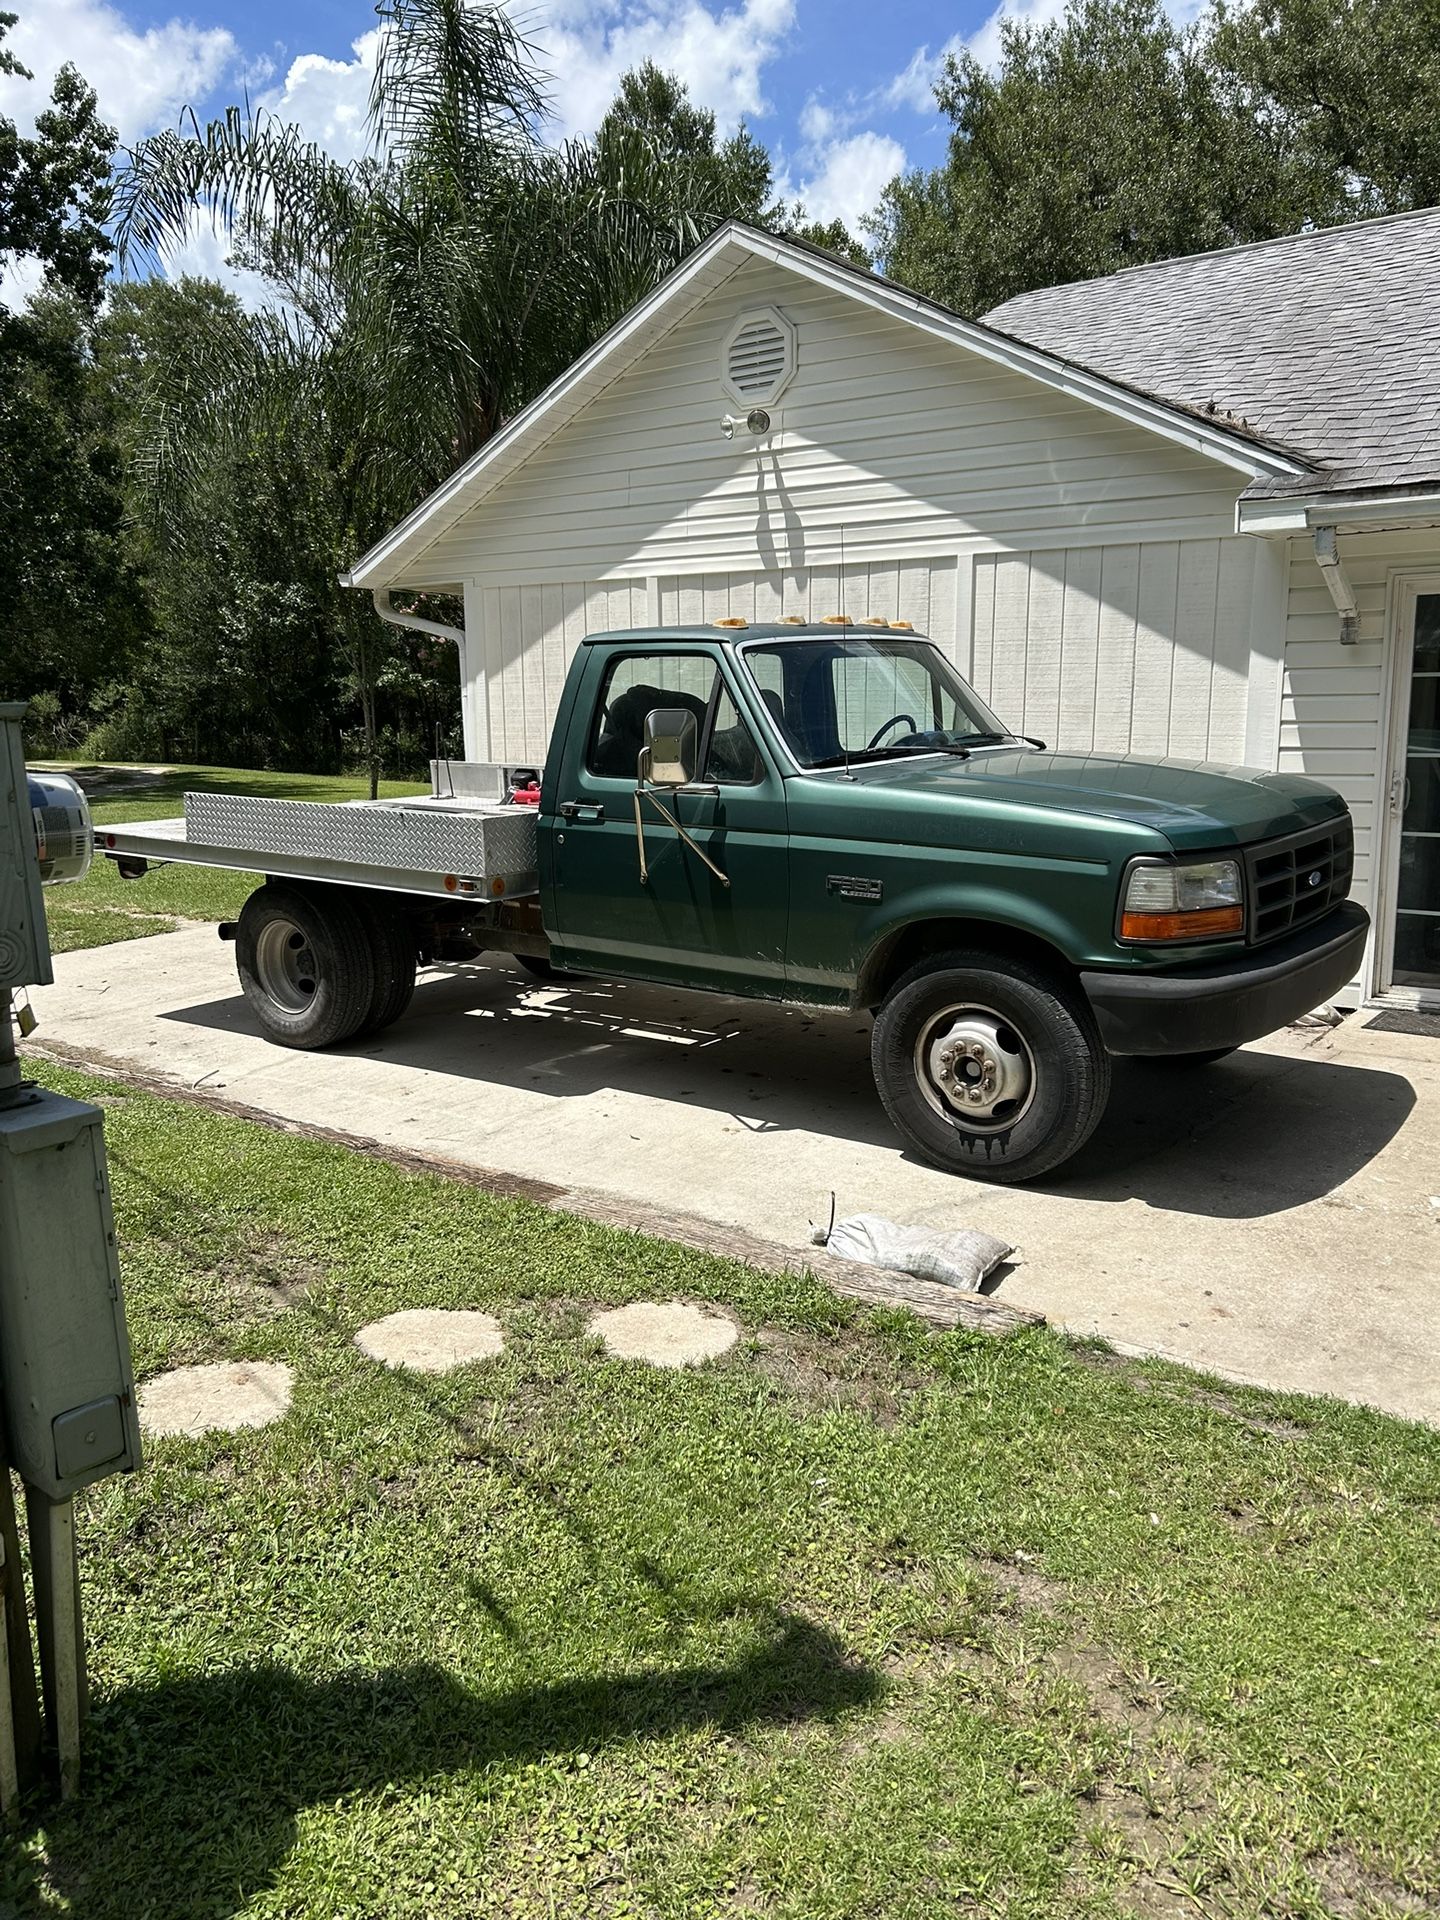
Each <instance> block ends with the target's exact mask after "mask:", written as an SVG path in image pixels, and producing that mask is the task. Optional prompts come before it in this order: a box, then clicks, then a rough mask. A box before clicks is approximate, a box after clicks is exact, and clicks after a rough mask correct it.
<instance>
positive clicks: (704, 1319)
mask: <svg viewBox="0 0 1440 1920" xmlns="http://www.w3.org/2000/svg"><path fill="white" fill-rule="evenodd" d="M587 1331H588V1332H589V1333H592V1334H594V1335H595V1336H596V1337H597V1338H598V1339H600V1340H603V1341H604V1343H605V1345H606V1347H607V1348H608V1349H609V1351H610V1352H611V1353H613V1354H614V1355H615V1356H616V1358H617V1359H619V1360H648V1361H649V1363H650V1365H651V1366H652V1367H698V1366H699V1365H700V1364H701V1362H702V1361H705V1360H714V1359H715V1358H717V1356H718V1355H720V1354H722V1353H727V1352H728V1351H729V1350H730V1348H731V1347H733V1346H734V1344H735V1342H736V1341H737V1340H738V1339H739V1338H740V1329H739V1327H737V1326H736V1324H735V1322H734V1321H733V1320H728V1319H726V1317H725V1316H724V1314H719V1313H702V1312H701V1310H700V1308H699V1307H692V1306H689V1305H687V1304H686V1302H685V1301H683V1300H637V1301H636V1302H635V1303H634V1304H633V1305H632V1306H628V1307H615V1308H613V1309H611V1311H609V1312H608V1313H597V1314H596V1315H595V1317H594V1319H593V1320H591V1322H590V1325H589V1327H588V1328H587Z"/></svg>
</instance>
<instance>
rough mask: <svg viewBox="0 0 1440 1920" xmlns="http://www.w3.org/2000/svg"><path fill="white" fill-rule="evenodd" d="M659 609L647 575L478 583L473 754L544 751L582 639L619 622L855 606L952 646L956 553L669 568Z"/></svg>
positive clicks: (518, 758)
mask: <svg viewBox="0 0 1440 1920" xmlns="http://www.w3.org/2000/svg"><path fill="white" fill-rule="evenodd" d="M655 599H656V607H655V610H654V611H653V612H652V611H651V599H650V585H649V582H648V581H646V580H644V579H629V580H602V581H574V582H569V581H561V580H552V581H547V582H545V583H543V584H532V585H530V586H525V587H481V588H478V589H477V590H476V592H475V593H474V594H473V595H472V598H471V600H470V602H469V603H468V604H469V605H472V606H476V607H478V610H479V623H480V628H481V636H482V645H483V652H484V657H485V660H486V661H487V662H488V673H487V685H486V695H487V698H486V703H485V704H486V707H487V709H488V714H489V728H490V738H489V744H488V746H485V745H484V744H483V743H480V742H478V741H472V742H471V743H470V745H469V747H468V749H467V750H468V751H470V752H471V753H473V754H475V755H476V756H477V757H479V758H482V759H495V760H500V761H503V762H505V763H506V764H507V765H512V766H513V765H516V764H519V765H530V764H533V763H535V762H537V761H541V760H543V759H544V757H545V749H546V743H547V741H548V740H549V737H550V722H551V720H552V719H553V718H554V714H555V708H556V706H557V704H558V702H559V698H560V689H561V687H562V686H563V685H564V681H565V674H566V672H567V670H568V668H569V665H570V661H571V658H572V656H573V655H574V652H575V649H576V647H578V646H579V644H580V642H581V640H582V639H583V638H584V637H585V635H586V634H587V633H604V632H606V631H607V629H610V628H616V627H632V626H645V625H649V624H652V623H654V622H656V621H658V623H659V624H660V625H662V626H702V625H705V624H708V623H709V622H710V621H713V620H723V619H727V618H730V617H733V616H735V615H739V616H741V617H742V618H744V619H746V620H771V619H778V618H779V616H780V615H781V614H782V613H799V614H803V615H804V617H805V618H806V619H812V618H813V619H819V618H820V617H821V616H822V615H824V614H827V613H848V614H849V615H850V616H851V618H852V619H854V620H865V619H868V618H872V617H874V616H877V615H884V617H885V618H886V619H900V620H909V621H911V622H912V623H913V624H914V626H915V627H916V629H917V631H919V632H922V633H926V634H929V635H930V636H931V637H932V638H933V639H935V640H936V641H938V642H939V644H940V645H941V646H943V647H944V648H945V649H946V651H947V652H949V653H950V654H951V655H952V656H953V654H954V640H955V632H954V611H955V562H954V560H953V558H951V557H949V556H946V557H944V558H942V559H939V560H935V561H918V560H907V561H903V562H896V563H894V564H892V565H888V566H887V565H873V566H845V567H817V568H814V569H813V570H801V571H799V572H792V573H786V574H779V573H746V574H740V573H735V574H725V573H717V574H697V575H693V576H690V575H670V576H668V577H665V578H662V579H660V580H658V581H657V582H656V583H655Z"/></svg>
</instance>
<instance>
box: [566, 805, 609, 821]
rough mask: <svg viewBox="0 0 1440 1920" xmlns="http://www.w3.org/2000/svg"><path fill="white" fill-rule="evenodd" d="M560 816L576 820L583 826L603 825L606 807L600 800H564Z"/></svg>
mask: <svg viewBox="0 0 1440 1920" xmlns="http://www.w3.org/2000/svg"><path fill="white" fill-rule="evenodd" d="M560 818H561V819H562V820H572V821H575V822H577V823H578V824H580V825H581V826H603V825H604V824H605V809H604V807H603V806H601V804H600V802H599V801H598V800H562V801H561V802H560Z"/></svg>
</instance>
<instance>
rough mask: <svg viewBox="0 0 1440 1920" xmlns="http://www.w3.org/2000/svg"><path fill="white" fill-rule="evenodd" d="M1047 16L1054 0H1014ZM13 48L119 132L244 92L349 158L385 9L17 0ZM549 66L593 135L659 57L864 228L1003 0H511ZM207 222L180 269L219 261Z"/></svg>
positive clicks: (1025, 10) (13, 1)
mask: <svg viewBox="0 0 1440 1920" xmlns="http://www.w3.org/2000/svg"><path fill="white" fill-rule="evenodd" d="M1003 3H1004V5H1005V7H1006V9H1007V10H1008V11H1011V12H1016V13H1020V14H1023V15H1026V16H1028V17H1031V18H1035V17H1041V18H1044V17H1049V16H1051V15H1053V14H1054V13H1056V12H1058V11H1059V10H1060V6H1061V0H1003ZM6 4H7V5H9V6H12V7H14V8H15V9H16V10H17V11H18V12H19V14H20V23H19V25H18V27H17V28H16V29H15V30H14V33H13V34H12V36H11V42H10V44H11V45H12V46H13V47H14V49H15V51H16V52H17V54H18V55H19V56H20V58H21V59H23V60H24V61H25V63H26V65H27V66H29V67H31V68H32V69H33V70H34V72H35V75H36V80H37V83H41V82H44V83H47V84H46V86H45V88H44V90H45V91H48V80H49V78H50V76H51V75H53V73H54V71H55V69H56V67H57V66H59V64H60V63H61V62H62V61H64V60H66V59H71V60H74V61H75V63H76V64H77V65H78V66H79V67H80V69H81V71H82V72H83V73H84V74H85V75H86V77H87V78H88V79H89V80H90V82H91V84H92V85H94V86H95V87H96V89H97V91H98V93H99V95H100V105H101V110H102V112H103V113H104V114H105V116H106V117H107V118H108V119H110V120H111V121H112V122H113V123H114V124H115V125H117V126H118V128H119V130H120V133H121V137H122V139H125V140H133V139H135V138H137V137H138V136H139V135H141V134H143V133H147V132H150V131H152V130H153V129H155V128H157V127H161V126H169V125H173V124H174V123H175V120H176V118H177V115H178V113H179V111H180V109H181V108H182V107H183V106H185V105H193V106H195V107H196V108H197V110H199V111H200V112H201V114H202V115H204V114H205V113H207V112H215V111H218V110H219V109H220V108H222V107H224V106H225V105H226V104H227V103H229V102H230V101H233V100H237V99H240V98H241V97H243V95H244V94H245V92H246V91H247V90H248V93H249V95H250V98H251V99H252V100H254V101H256V102H258V103H260V104H263V105H265V106H266V107H268V108H270V109H272V110H273V111H275V112H277V113H279V114H282V115H284V116H285V117H286V118H288V119H293V120H295V121H298V122H299V124H300V125H301V126H303V127H304V129H305V130H306V132H307V133H308V134H309V135H310V136H311V137H313V138H316V139H319V140H320V141H322V142H323V143H324V144H325V145H326V146H328V147H330V148H331V149H332V151H334V152H336V153H337V154H339V155H348V154H350V153H353V152H354V151H356V150H357V148H358V145H359V143H360V140H361V137H362V131H363V112H364V103H365V95H366V91H367V87H368V69H369V65H370V63H371V61H372V59H373V48H374V39H375V16H374V14H373V12H372V11H371V10H370V7H369V6H368V5H366V4H365V0H289V4H286V0H189V3H188V4H187V3H186V0H181V4H179V5H178V6H175V7H172V6H170V5H166V4H158V3H157V0H6ZM516 7H517V14H519V15H520V16H521V17H522V18H523V19H524V21H525V22H526V24H527V31H528V33H529V35H530V37H531V38H532V39H533V40H534V41H535V42H536V43H537V45H538V46H539V47H540V49H541V50H542V54H543V58H544V63H545V65H546V66H547V68H548V69H549V71H550V73H551V76H552V77H551V90H552V97H553V102H554V115H555V128H556V131H557V132H579V133H583V132H588V131H589V130H590V129H591V128H592V127H593V126H594V124H595V122H596V120H597V119H598V117H599V115H600V113H601V112H603V110H604V107H605V104H606V102H607V101H608V99H609V98H610V96H611V94H612V92H613V90H614V83H615V80H616V78H617V77H618V75H619V74H620V73H621V72H622V71H623V70H624V69H625V68H626V67H627V66H631V65H634V64H636V63H637V62H638V61H639V60H641V59H643V58H645V57H647V56H648V57H650V58H653V59H655V60H656V61H657V62H659V63H660V64H661V65H664V66H667V67H670V68H672V69H673V70H674V71H677V72H678V73H680V74H681V75H682V77H683V78H684V79H685V80H686V81H687V82H688V83H689V85H690V88H691V91H692V93H693V94H694V95H695V96H696V97H697V98H698V99H700V100H702V101H703V102H704V103H705V104H706V105H707V106H710V107H712V108H713V109H714V110H715V112H716V115H717V117H718V119H719V121H720V124H721V126H722V128H723V129H725V130H727V131H728V130H730V129H731V128H733V127H734V126H735V125H736V124H737V123H738V122H739V121H740V120H741V119H742V118H744V119H745V120H746V121H748V123H749V125H750V126H751V128H752V130H753V131H754V133H755V134H756V135H757V136H758V137H759V138H760V139H762V140H764V142H765V143H766V145H767V146H768V147H769V148H770V150H771V152H772V154H773V156H774V159H775V164H776V170H777V174H778V175H779V177H780V183H781V186H782V188H783V189H784V190H785V191H786V193H787V195H788V196H789V197H792V198H794V197H800V198H803V199H804V201H805V204H806V206H807V208H808V209H809V211H810V212H811V213H812V214H813V215H814V216H816V217H818V218H830V217H832V216H836V215H838V216H839V217H841V218H843V219H846V220H848V221H851V222H854V221H855V220H857V219H858V217H859V215H860V214H861V213H862V212H863V211H864V210H865V209H866V208H868V207H869V206H871V205H873V203H874V200H875V198H876V196H877V194H878V192H879V190H880V188H881V187H882V186H883V184H884V182H885V181H886V180H887V179H888V178H889V177H890V176H891V175H892V174H893V173H894V172H895V171H896V170H897V169H898V168H900V167H903V166H914V165H920V164H931V163H933V162H934V161H936V160H937V159H938V158H940V156H941V155H942V154H943V151H944V144H945V131H944V126H943V124H942V122H941V120H940V118H939V116H938V114H937V112H936V110H935V107H934V101H933V96H932V93H931V88H930V81H931V78H932V76H933V71H934V69H935V67H936V66H937V65H938V61H939V56H940V55H941V53H942V52H943V51H944V49H945V48H947V47H949V46H954V45H958V44H960V43H962V42H968V43H969V44H971V45H973V46H975V47H976V49H977V51H979V52H980V54H981V56H982V57H987V56H988V55H989V54H990V53H991V52H992V51H993V47H994V44H995V15H996V9H997V0H966V3H965V4H960V5H943V4H938V3H935V0H932V3H931V4H925V0H883V3H882V4H877V3H876V0H529V3H528V4H524V0H516ZM42 98H43V94H42V87H41V85H40V84H36V85H34V86H29V87H26V86H23V85H22V84H21V83H20V82H17V81H14V80H6V79H3V78H0V112H4V113H7V114H9V115H11V116H12V117H13V118H15V119H17V120H19V121H22V122H23V121H25V120H28V119H29V118H30V116H31V114H32V113H33V111H34V109H35V107H36V106H37V105H38V104H39V103H40V101H41V99H42ZM222 258H223V248H222V247H221V246H220V245H219V244H218V243H217V242H216V241H215V239H214V237H213V236H212V235H210V234H208V233H197V234H196V236H195V239H194V242H193V244H192V245H191V246H190V247H189V248H188V249H187V256H186V258H185V259H184V261H183V263H181V264H183V265H185V266H186V267H189V268H191V269H195V268H212V269H213V268H215V267H216V266H218V265H219V264H220V262H221V260H222Z"/></svg>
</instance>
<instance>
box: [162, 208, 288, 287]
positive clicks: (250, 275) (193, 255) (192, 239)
mask: <svg viewBox="0 0 1440 1920" xmlns="http://www.w3.org/2000/svg"><path fill="white" fill-rule="evenodd" d="M229 251H230V249H229V242H228V241H227V240H226V238H225V236H224V235H223V234H222V233H220V232H218V231H217V229H216V227H215V224H214V222H213V221H212V220H211V219H210V217H209V216H208V214H204V213H202V212H201V211H200V210H199V208H196V210H195V212H194V213H193V214H192V215H191V217H190V226H189V230H188V232H187V233H186V235H185V238H184V239H183V240H182V241H181V242H180V243H179V244H178V245H177V246H172V247H171V248H169V249H168V250H167V252H166V254H165V258H164V261H163V262H162V267H163V271H164V274H165V278H166V279H167V280H181V279H183V278H184V277H185V275H186V274H190V275H192V276H193V277H195V278H196V279H202V280H218V281H219V282H220V284H221V285H222V286H224V287H228V288H229V289H230V291H231V293H233V294H234V295H235V297H236V299H237V300H238V301H239V302H240V304H241V306H243V307H246V308H248V309H249V311H250V312H251V313H254V312H256V311H257V310H258V309H259V308H261V307H273V306H274V305H275V304H276V296H275V293H274V290H273V289H272V288H271V287H269V286H267V284H266V282H265V281H264V279H263V278H262V277H261V276H260V275H259V274H258V273H255V272H253V271H252V270H251V269H250V268H249V267H234V266H231V264H230V259H229Z"/></svg>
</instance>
